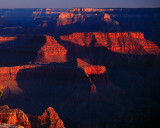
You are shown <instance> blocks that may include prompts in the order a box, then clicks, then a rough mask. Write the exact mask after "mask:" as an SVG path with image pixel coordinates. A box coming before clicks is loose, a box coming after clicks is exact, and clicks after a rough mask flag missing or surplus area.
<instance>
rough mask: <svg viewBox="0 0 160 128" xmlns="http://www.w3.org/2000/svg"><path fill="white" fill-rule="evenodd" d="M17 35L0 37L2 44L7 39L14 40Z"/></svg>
mask: <svg viewBox="0 0 160 128" xmlns="http://www.w3.org/2000/svg"><path fill="white" fill-rule="evenodd" d="M16 38H17V37H0V44H1V43H2V42H5V41H13V40H15V39H16Z"/></svg>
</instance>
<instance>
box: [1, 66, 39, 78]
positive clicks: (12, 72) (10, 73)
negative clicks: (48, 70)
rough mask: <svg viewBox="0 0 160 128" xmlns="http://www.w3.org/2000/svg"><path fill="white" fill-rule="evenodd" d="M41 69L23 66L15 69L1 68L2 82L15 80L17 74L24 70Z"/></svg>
mask: <svg viewBox="0 0 160 128" xmlns="http://www.w3.org/2000/svg"><path fill="white" fill-rule="evenodd" d="M36 67H40V66H39V65H23V66H14V67H0V80H10V79H12V80H15V79H16V76H17V73H18V72H19V71H20V70H24V69H33V68H36Z"/></svg>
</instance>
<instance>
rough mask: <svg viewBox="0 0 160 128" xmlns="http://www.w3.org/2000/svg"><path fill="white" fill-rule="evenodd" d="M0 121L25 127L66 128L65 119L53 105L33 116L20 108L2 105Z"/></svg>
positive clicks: (0, 107)
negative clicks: (61, 117) (40, 114)
mask: <svg viewBox="0 0 160 128" xmlns="http://www.w3.org/2000/svg"><path fill="white" fill-rule="evenodd" d="M0 123H7V124H12V125H22V126H24V127H25V128H31V127H33V128H41V127H46V128H64V124H63V121H62V120H61V119H60V118H59V116H58V114H57V113H56V111H55V110H54V109H53V108H52V107H49V108H48V109H46V110H45V111H44V113H43V114H42V116H31V115H26V114H25V113H24V112H23V111H21V110H19V109H10V108H9V107H8V106H7V105H4V106H0Z"/></svg>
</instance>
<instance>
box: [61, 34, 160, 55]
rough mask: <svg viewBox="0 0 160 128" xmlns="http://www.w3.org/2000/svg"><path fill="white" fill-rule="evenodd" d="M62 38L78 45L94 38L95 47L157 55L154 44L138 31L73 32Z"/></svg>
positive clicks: (118, 51) (87, 43)
mask: <svg viewBox="0 0 160 128" xmlns="http://www.w3.org/2000/svg"><path fill="white" fill-rule="evenodd" d="M61 39H62V40H65V41H70V42H72V43H74V44H76V45H79V46H87V47H88V46H89V45H90V44H91V42H92V41H93V39H95V47H102V46H103V47H106V48H107V49H108V50H111V51H113V52H117V53H123V54H138V55H144V54H153V55H159V54H160V49H159V48H158V46H157V45H156V44H154V43H153V42H151V41H149V40H147V39H145V38H144V34H143V33H140V32H124V33H97V32H96V33H73V34H70V35H67V36H61Z"/></svg>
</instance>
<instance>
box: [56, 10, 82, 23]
mask: <svg viewBox="0 0 160 128" xmlns="http://www.w3.org/2000/svg"><path fill="white" fill-rule="evenodd" d="M78 22H80V23H82V22H84V18H83V16H82V15H81V14H74V13H69V12H62V13H61V14H60V15H59V17H58V20H57V26H65V25H68V24H75V23H78Z"/></svg>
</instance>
